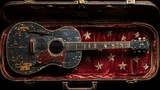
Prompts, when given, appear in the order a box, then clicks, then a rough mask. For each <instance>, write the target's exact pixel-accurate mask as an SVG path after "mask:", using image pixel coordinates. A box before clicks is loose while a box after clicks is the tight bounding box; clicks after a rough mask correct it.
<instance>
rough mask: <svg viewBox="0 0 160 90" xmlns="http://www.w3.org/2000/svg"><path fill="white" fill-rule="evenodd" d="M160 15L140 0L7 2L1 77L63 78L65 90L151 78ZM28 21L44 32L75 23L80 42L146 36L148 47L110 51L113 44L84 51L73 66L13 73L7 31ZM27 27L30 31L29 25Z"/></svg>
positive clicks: (25, 67)
mask: <svg viewBox="0 0 160 90" xmlns="http://www.w3.org/2000/svg"><path fill="white" fill-rule="evenodd" d="M159 16H160V13H159V9H158V7H157V6H156V5H155V4H154V3H153V2H151V1H142V0H141V1H135V0H126V1H94V0H93V1H91V0H88V1H86V0H76V1H69V0H68V1H61V0H60V1H34V0H25V1H8V2H7V3H5V4H4V5H3V7H2V8H1V18H2V19H1V20H2V22H3V23H5V25H4V26H3V27H4V29H3V33H2V35H1V45H0V46H1V47H0V48H1V51H0V52H1V62H0V66H1V72H2V75H3V76H4V77H5V78H7V79H8V80H10V81H14V82H25V83H29V82H55V83H56V82H62V84H63V89H66V90H73V89H78V90H83V89H85V90H92V89H93V90H95V89H96V88H97V83H98V82H108V81H126V82H128V83H135V82H137V81H148V80H151V79H152V78H153V77H155V76H156V74H157V72H158V69H159V33H158V30H157V29H156V28H155V27H154V26H153V25H152V23H154V22H155V21H156V20H157V19H158V18H159ZM27 22H32V23H35V24H37V25H40V26H42V27H44V28H45V29H47V30H48V31H55V30H57V29H59V28H61V27H64V26H71V27H74V28H76V29H77V30H78V32H79V34H80V39H81V42H88V43H90V42H101V43H103V42H115V43H116V42H130V41H132V40H137V41H138V40H140V41H141V40H142V41H145V40H148V41H149V48H147V50H146V51H143V50H141V47H140V46H138V47H139V49H138V50H134V49H133V48H131V49H128V48H127V49H126V48H118V49H114V47H116V46H115V45H111V46H112V47H111V48H108V49H101V48H98V49H96V50H89V49H88V50H83V51H82V55H81V56H80V58H81V59H80V62H79V63H78V65H77V66H76V67H74V68H72V69H67V68H62V67H59V66H57V65H48V66H47V67H45V68H43V69H42V70H39V71H38V72H36V73H33V74H31V75H22V74H19V73H16V72H15V71H14V70H13V69H12V67H13V66H11V65H10V64H9V60H8V59H9V58H8V57H7V56H8V53H7V52H11V51H9V50H10V49H6V48H8V47H7V45H6V44H7V41H8V37H9V35H10V33H11V29H12V28H13V27H14V26H15V25H16V24H17V23H23V25H25V23H27ZM29 24H30V23H28V24H26V26H27V25H29ZM22 28H23V27H22ZM17 30H18V29H17ZM29 30H30V31H31V32H32V31H33V28H30V29H29ZM13 33H14V32H13ZM66 33H67V32H66ZM15 34H16V36H15V37H14V38H10V41H13V42H14V40H16V38H18V37H20V36H18V35H20V34H18V33H17V32H15ZM27 35H28V34H26V37H27ZM33 37H34V36H33ZM40 37H41V35H40ZM42 37H43V36H42ZM68 37H70V36H68ZM19 42H22V41H19ZM15 43H16V42H15ZM26 45H29V44H28V43H26ZM142 46H143V45H142ZM18 47H19V48H17V49H20V47H21V46H20V44H19V46H18ZM87 47H92V46H89V45H88V46H87ZM144 47H146V46H145V44H144ZM12 53H18V52H14V51H13V52H12ZM20 53H21V52H20ZM22 53H23V52H22ZM15 55H16V56H14V55H13V56H12V59H13V58H18V59H13V60H19V61H21V59H20V58H25V57H23V55H21V56H20V55H18V54H15ZM45 58H48V57H47V56H45ZM73 58H74V57H73ZM17 62H18V61H17ZM21 62H22V63H23V61H21ZM22 67H23V68H22ZM30 67H32V66H30V65H29V64H22V65H21V66H19V69H20V72H21V71H22V72H23V71H24V70H30ZM70 82H71V83H72V82H91V83H92V86H91V87H86V88H83V87H82V88H78V87H77V88H71V87H69V85H68V83H70Z"/></svg>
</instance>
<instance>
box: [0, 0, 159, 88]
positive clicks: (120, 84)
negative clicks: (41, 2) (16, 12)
mask: <svg viewBox="0 0 160 90" xmlns="http://www.w3.org/2000/svg"><path fill="white" fill-rule="evenodd" d="M8 1H9V0H8ZM152 1H153V2H154V3H155V4H156V5H157V6H158V7H160V0H152ZM6 2H7V0H0V7H2V6H3V5H4V4H5V3H6ZM151 13H152V12H151ZM151 24H152V25H153V26H154V27H155V28H156V29H157V30H158V32H159V30H160V19H157V20H156V21H154V22H152V23H151ZM8 25H9V24H8V23H6V22H4V21H3V20H1V19H0V31H1V33H2V32H3V30H4V29H5V28H6V27H7V26H8ZM85 85H86V84H84V86H85ZM154 88H157V89H159V88H160V71H158V73H157V74H156V76H155V77H154V78H152V79H151V80H147V81H139V82H137V83H135V84H128V83H126V82H124V81H106V82H98V86H97V89H98V90H116V89H117V90H128V89H133V90H152V89H154ZM0 89H7V90H11V89H12V90H18V89H36V90H37V89H44V90H62V83H61V82H36V83H33V84H25V83H22V82H13V81H9V80H7V79H6V78H5V77H4V76H3V75H2V74H1V73H0Z"/></svg>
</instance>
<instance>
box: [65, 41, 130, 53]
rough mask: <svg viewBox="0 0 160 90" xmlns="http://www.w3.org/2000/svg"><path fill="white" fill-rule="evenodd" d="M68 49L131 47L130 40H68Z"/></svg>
mask: <svg viewBox="0 0 160 90" xmlns="http://www.w3.org/2000/svg"><path fill="white" fill-rule="evenodd" d="M65 46H66V51H76V50H99V49H122V48H131V47H130V41H113V42H67V43H66V45H65Z"/></svg>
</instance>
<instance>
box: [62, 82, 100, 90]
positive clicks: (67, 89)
mask: <svg viewBox="0 0 160 90" xmlns="http://www.w3.org/2000/svg"><path fill="white" fill-rule="evenodd" d="M97 83H98V82H96V81H92V87H87V88H86V87H81V88H79V87H74V88H71V87H69V86H68V82H63V90H96V89H97Z"/></svg>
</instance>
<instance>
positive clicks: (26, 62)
mask: <svg viewBox="0 0 160 90" xmlns="http://www.w3.org/2000/svg"><path fill="white" fill-rule="evenodd" d="M66 42H81V37H80V33H79V32H78V30H77V29H75V28H74V27H70V26H66V27H62V28H59V29H57V30H52V31H51V30H48V29H46V28H44V27H42V26H41V25H38V24H36V23H33V22H21V23H18V24H16V25H15V26H13V27H12V28H11V29H10V31H9V33H8V36H7V41H6V56H7V61H8V64H9V66H10V67H11V69H12V70H13V71H15V72H16V73H18V74H22V75H30V74H33V73H35V72H38V71H40V70H42V69H43V68H45V67H47V66H48V65H57V66H60V67H62V68H74V67H76V66H77V65H78V64H79V62H80V60H81V55H82V52H81V51H66V47H65V44H66Z"/></svg>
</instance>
